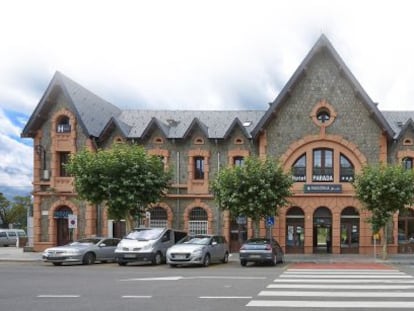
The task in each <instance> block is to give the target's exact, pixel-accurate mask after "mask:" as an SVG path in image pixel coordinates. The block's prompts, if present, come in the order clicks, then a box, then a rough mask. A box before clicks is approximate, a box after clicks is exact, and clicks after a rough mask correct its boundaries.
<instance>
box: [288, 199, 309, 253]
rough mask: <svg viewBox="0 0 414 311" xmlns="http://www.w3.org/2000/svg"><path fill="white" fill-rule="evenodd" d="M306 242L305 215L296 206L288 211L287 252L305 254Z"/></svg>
mask: <svg viewBox="0 0 414 311" xmlns="http://www.w3.org/2000/svg"><path fill="white" fill-rule="evenodd" d="M304 242H305V215H304V213H303V210H302V209H301V208H300V207H298V206H294V207H291V208H290V209H289V210H288V211H287V213H286V253H291V254H303V253H304V244H305V243H304Z"/></svg>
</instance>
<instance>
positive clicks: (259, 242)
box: [245, 239, 271, 245]
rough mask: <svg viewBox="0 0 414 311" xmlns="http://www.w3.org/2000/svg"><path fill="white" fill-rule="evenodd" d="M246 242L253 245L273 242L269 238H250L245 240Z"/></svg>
mask: <svg viewBox="0 0 414 311" xmlns="http://www.w3.org/2000/svg"><path fill="white" fill-rule="evenodd" d="M245 243H246V244H251V245H265V244H271V243H270V240H267V239H250V240H247V241H246V242H245Z"/></svg>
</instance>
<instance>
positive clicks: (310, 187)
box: [303, 184, 342, 193]
mask: <svg viewBox="0 0 414 311" xmlns="http://www.w3.org/2000/svg"><path fill="white" fill-rule="evenodd" d="M303 191H304V192H305V193H342V185H338V184H335V185H326V184H305V186H304V189H303Z"/></svg>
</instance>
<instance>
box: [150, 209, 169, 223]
mask: <svg viewBox="0 0 414 311" xmlns="http://www.w3.org/2000/svg"><path fill="white" fill-rule="evenodd" d="M150 214H151V219H150V227H151V228H166V227H167V226H168V215H167V211H166V210H165V209H164V208H162V207H160V206H155V207H153V208H151V210H150Z"/></svg>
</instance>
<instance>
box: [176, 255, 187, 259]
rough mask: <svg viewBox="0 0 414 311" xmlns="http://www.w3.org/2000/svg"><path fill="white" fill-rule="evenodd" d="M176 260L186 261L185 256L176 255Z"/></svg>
mask: <svg viewBox="0 0 414 311" xmlns="http://www.w3.org/2000/svg"><path fill="white" fill-rule="evenodd" d="M175 259H185V255H175Z"/></svg>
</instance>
